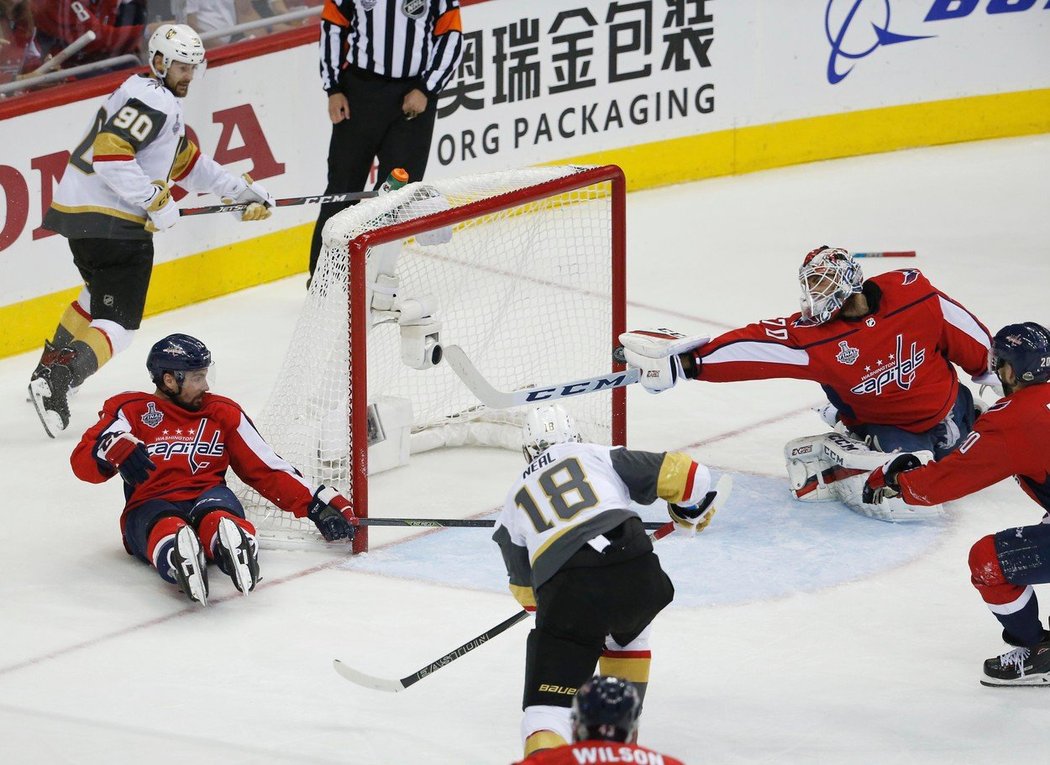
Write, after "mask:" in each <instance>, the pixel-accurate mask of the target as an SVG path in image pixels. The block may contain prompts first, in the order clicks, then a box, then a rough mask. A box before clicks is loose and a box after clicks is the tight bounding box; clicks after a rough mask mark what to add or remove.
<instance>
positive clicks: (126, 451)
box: [95, 433, 157, 486]
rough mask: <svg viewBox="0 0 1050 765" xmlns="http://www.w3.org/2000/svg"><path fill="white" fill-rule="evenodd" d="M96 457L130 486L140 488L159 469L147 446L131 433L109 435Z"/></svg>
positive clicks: (103, 441) (102, 440)
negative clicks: (115, 471)
mask: <svg viewBox="0 0 1050 765" xmlns="http://www.w3.org/2000/svg"><path fill="white" fill-rule="evenodd" d="M95 456H96V457H97V458H98V459H99V460H100V461H102V462H104V463H106V464H107V465H109V466H111V467H112V468H115V469H116V470H117V472H119V473H120V477H121V478H123V479H124V480H125V481H126V482H127V483H128V484H129V485H131V486H138V485H139V484H140V483H143V482H144V481H146V479H148V478H149V474H150V473H151V472H153V471H154V470H156V469H157V466H156V465H155V464H154V462H153V460H151V459H150V456H149V452H148V451H146V445H145V444H144V443H142V442H141V441H140V440H139V439H137V438H135V436H133V435H131V434H130V433H108V434H106V435H105V436H103V437H102V438H101V439H100V440H99V443H98V448H97V449H96V450H95Z"/></svg>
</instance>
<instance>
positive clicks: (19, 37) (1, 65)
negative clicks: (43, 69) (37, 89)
mask: <svg viewBox="0 0 1050 765" xmlns="http://www.w3.org/2000/svg"><path fill="white" fill-rule="evenodd" d="M34 35H35V28H34V26H33V12H32V9H31V6H30V5H29V0H0V83H5V82H11V81H13V80H15V79H17V78H18V75H20V74H25V73H26V72H30V71H32V70H33V69H35V68H36V67H37V66H39V65H40V51H39V49H38V48H37V47H36V44H35V42H34V39H33V38H34Z"/></svg>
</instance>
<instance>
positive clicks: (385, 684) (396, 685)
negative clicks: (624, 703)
mask: <svg viewBox="0 0 1050 765" xmlns="http://www.w3.org/2000/svg"><path fill="white" fill-rule="evenodd" d="M732 490H733V477H732V476H730V475H728V474H723V475H722V477H721V478H719V479H718V484H717V485H716V486H715V500H714V502H713V503H712V504H713V505H714V510H712V511H711V512H712V515H713V514H714V513H715V512H716V511H717V510H718V508H720V507H723V506H724V505H725V503H726V500H728V499H729V495H730V493H731V492H732ZM705 528H706V527H705ZM674 530H675V523H674V521H667V522H666V523H661V524H658V526H657V528H656V530H655V531H653V533H651V534H650V535H649V538H650V539H651V540H653V541H654V542H655V541H656V540H658V539H663V538H664V537H666V536H667V535H668V534H670V533H671V532H673V531H674ZM701 531H703V529H701ZM529 613H530V612H529V611H526V610H525V609H522V610H521V611H518V612H517V613H516V614H514V615H513V616H511V617H509V618H507V619H504V620H503V621H501V622H500V623H499V624H497V625H496V626H495V627H493V628H491V629H488V630H486V631H485V632H482V633H481V634H480V635H478V636H477V637H475V638H472V639H470V640H468V641H467V642H466V643H464V644H463V645H461V646H459V647H458V648H455V649H453V650H451V651H449V652H448V653H446V654H445V655H444V656H442V657H441V658H439V659H435V660H434V661H432V662H430V663H429V664H427V665H426V666H425V667H423V668H422V669H420V670H418V671H416V672H413V673H412V674H411V675H408V676H407V677H402V678H401V679H400V680H388V679H387V678H384V677H376V676H375V675H369V674H366V673H364V672H361V671H360V670H356V669H354V668H353V667H351V666H350V665H349V664H344V663H343V662H341V661H339V659H333V660H332V666H333V667H334V668H335V671H336V672H338V673H339V674H340V675H342V676H343V677H345V678H346V679H347V680H349V681H350V682H351V683H354V684H355V685H360V686H363V687H365V688H371V689H373V690H376V691H386V692H387V693H398V692H400V691H403V690H405V688H408V687H409V686H410V685H415V684H416V683H418V682H419V681H420V680H422V679H423V678H424V677H427V676H428V675H432V674H434V673H435V672H437V671H438V670H439V669H441V668H443V667H445V666H447V665H449V664H451V663H452V662H454V661H455V660H456V659H461V658H463V657H464V656H466V655H467V654H468V653H470V652H471V651H473V650H474V649H475V648H477V647H478V646H480V645H484V644H485V643H487V642H488V641H489V640H491V639H492V638H494V637H496V635H499V634H500V633H502V632H506V631H507V630H509V629H510V628H511V627H513V626H514V625H515V624H517V623H518V622H520V621H522V620H524V619H525V618H526V617H528V615H529Z"/></svg>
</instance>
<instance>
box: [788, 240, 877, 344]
mask: <svg viewBox="0 0 1050 765" xmlns="http://www.w3.org/2000/svg"><path fill="white" fill-rule="evenodd" d="M798 281H799V284H800V285H801V287H802V299H801V304H802V321H803V323H805V324H823V323H824V322H826V321H829V320H830V319H832V318H833V317H834V316H835V314H836V313H838V312H839V309H841V308H842V306H843V304H844V303H845V302H846V300H847V299H848V298H849V297H850V295H855V294H856V293H858V292H860V291H861V288H862V286H863V284H864V274H863V273H862V272H861V270H860V265H859V264H858V263H857V261H856V260H854V259H853V256H852V255H850V254H849V253H848V252H846V250H844V249H842V248H841V247H828V246H827V245H823V246H821V247H818V248H817V249H815V250H812V251H810V252H809V253H808V254H807V255H806V257H805V259H804V260H803V261H802V266H801V268H799V270H798Z"/></svg>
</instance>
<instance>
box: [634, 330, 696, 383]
mask: <svg viewBox="0 0 1050 765" xmlns="http://www.w3.org/2000/svg"><path fill="white" fill-rule="evenodd" d="M709 339H710V338H707V337H699V336H693V337H686V336H685V335H683V334H681V333H680V332H675V331H674V330H671V329H664V328H660V329H637V330H632V331H630V332H624V333H623V334H622V335H620V342H621V343H623V356H624V360H625V361H626V362H627V364H628V365H629V366H632V367H637V368H638V369H640V370H641V371H642V379H641V380H640V381H639V382H641V384H642V387H643V388H645V389H646V390H647V391H649V392H650V393H660V392H661V391H665V390H667V389H668V388H673V387H674V386H675V383H677V382H678V380H679V379H681V378H682V377H684V376H685V372H684V371H683V368H682V359H681V355H680V354H684V353H688V352H689V351H692V350H694V349H696V348H699V347H700V346H701V345H704V344H705V343H706V342H707V341H708V340H709ZM694 376H695V375H694Z"/></svg>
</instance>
